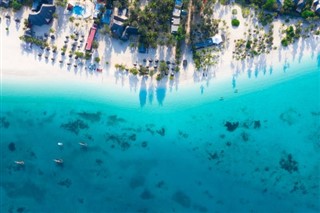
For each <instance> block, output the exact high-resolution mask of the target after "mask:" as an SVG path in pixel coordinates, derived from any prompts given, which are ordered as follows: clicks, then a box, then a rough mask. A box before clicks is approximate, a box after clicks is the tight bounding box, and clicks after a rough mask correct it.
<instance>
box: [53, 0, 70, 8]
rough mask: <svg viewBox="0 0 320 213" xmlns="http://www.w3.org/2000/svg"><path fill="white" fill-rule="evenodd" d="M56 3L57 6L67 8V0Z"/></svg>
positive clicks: (59, 0)
mask: <svg viewBox="0 0 320 213" xmlns="http://www.w3.org/2000/svg"><path fill="white" fill-rule="evenodd" d="M54 3H55V5H57V6H60V7H65V6H67V3H68V1H67V0H55V1H54Z"/></svg>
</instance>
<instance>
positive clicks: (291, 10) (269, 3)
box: [236, 0, 319, 20]
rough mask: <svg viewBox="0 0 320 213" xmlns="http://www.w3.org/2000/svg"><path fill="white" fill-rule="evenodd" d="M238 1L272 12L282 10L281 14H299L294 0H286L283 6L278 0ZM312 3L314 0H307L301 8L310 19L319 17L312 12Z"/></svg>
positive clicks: (304, 15)
mask: <svg viewBox="0 0 320 213" xmlns="http://www.w3.org/2000/svg"><path fill="white" fill-rule="evenodd" d="M236 2H237V3H239V4H241V5H242V6H243V7H251V8H255V10H256V11H257V10H258V9H259V8H260V9H264V10H268V11H271V12H280V14H289V15H294V16H295V15H297V11H296V9H297V7H296V5H295V1H293V0H284V1H283V5H282V7H281V6H280V5H279V4H278V3H277V0H236ZM311 5H312V0H306V4H305V5H304V6H303V7H302V8H301V11H302V13H301V14H300V15H301V16H302V17H303V18H306V19H308V20H309V19H310V20H314V18H316V19H319V15H318V16H317V15H316V14H315V13H310V12H312V11H311V10H310V8H311ZM304 11H307V12H304ZM242 12H243V11H242Z"/></svg>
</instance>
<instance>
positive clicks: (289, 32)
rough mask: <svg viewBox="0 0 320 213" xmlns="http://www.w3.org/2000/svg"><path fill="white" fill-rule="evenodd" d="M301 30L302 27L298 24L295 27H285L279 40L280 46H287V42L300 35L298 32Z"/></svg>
mask: <svg viewBox="0 0 320 213" xmlns="http://www.w3.org/2000/svg"><path fill="white" fill-rule="evenodd" d="M301 31H302V28H301V26H300V25H297V26H296V29H294V27H293V26H289V27H287V29H286V30H284V33H285V37H284V38H283V39H282V40H281V44H282V46H285V47H286V46H288V45H289V44H291V43H293V42H294V41H295V39H298V38H299V37H300V33H301Z"/></svg>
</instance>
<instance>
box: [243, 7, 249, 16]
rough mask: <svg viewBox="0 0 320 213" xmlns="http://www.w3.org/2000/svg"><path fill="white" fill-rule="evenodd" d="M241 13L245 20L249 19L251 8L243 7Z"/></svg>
mask: <svg viewBox="0 0 320 213" xmlns="http://www.w3.org/2000/svg"><path fill="white" fill-rule="evenodd" d="M241 13H242V17H243V18H248V17H249V15H250V8H248V7H241Z"/></svg>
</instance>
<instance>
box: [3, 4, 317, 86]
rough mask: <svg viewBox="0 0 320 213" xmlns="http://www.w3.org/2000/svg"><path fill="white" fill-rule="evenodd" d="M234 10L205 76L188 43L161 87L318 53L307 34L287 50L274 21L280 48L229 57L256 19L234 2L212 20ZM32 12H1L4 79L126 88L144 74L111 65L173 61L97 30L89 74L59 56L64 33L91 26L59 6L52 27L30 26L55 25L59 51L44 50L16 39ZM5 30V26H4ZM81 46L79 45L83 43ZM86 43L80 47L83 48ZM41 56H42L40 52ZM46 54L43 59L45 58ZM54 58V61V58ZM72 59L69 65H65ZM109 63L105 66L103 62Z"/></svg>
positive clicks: (170, 53) (168, 52)
mask: <svg viewBox="0 0 320 213" xmlns="http://www.w3.org/2000/svg"><path fill="white" fill-rule="evenodd" d="M234 8H236V9H237V10H238V11H239V12H238V15H237V18H238V19H239V20H240V22H241V23H249V24H248V25H246V24H241V25H240V26H239V27H238V28H232V26H231V23H230V21H227V22H226V29H228V30H227V32H226V33H225V36H226V40H225V42H224V44H223V45H225V49H224V50H223V51H221V54H220V58H219V62H218V64H217V65H215V66H214V67H212V68H210V70H209V72H208V73H207V74H206V75H204V74H203V72H201V71H196V70H195V67H194V65H193V63H192V52H191V49H190V47H188V49H186V50H185V51H184V54H183V55H182V60H184V59H187V60H188V65H187V67H186V68H183V66H182V64H181V65H180V68H181V69H180V72H179V73H177V74H176V75H175V78H174V79H173V80H169V79H162V80H161V82H160V83H159V82H158V84H163V86H166V85H169V84H170V85H171V86H174V87H176V88H178V87H179V86H180V85H185V84H193V82H207V83H208V82H210V81H211V80H212V79H217V81H228V82H230V79H232V78H235V77H237V76H239V75H246V76H247V75H248V73H247V72H248V70H249V71H250V72H251V71H252V70H258V71H259V72H263V70H264V71H265V70H269V69H270V68H276V67H278V66H287V65H289V64H290V63H292V62H295V61H300V60H301V58H302V57H309V56H310V57H317V55H318V54H319V51H320V44H319V41H320V38H319V36H315V35H310V37H309V38H304V39H300V40H299V41H297V42H295V43H294V44H292V45H289V47H287V48H283V47H281V44H280V41H281V30H282V28H283V26H282V24H283V23H284V21H282V20H276V21H275V22H274V44H275V46H278V47H279V48H278V49H276V50H272V51H271V52H270V53H269V54H264V55H260V56H257V57H255V58H253V59H248V60H244V61H236V60H235V59H233V58H232V51H233V48H234V42H235V40H236V39H240V38H243V35H244V34H245V32H247V31H248V29H252V28H253V25H251V24H250V22H254V21H255V20H250V18H249V19H244V18H243V17H242V16H241V13H240V11H241V9H240V7H239V6H237V5H233V6H220V5H217V6H216V8H215V13H214V16H215V18H221V19H224V20H230V19H231V17H232V16H233V15H232V14H231V11H232V9H234ZM7 12H8V14H10V15H11V19H10V20H9V19H6V18H5V14H6V13H7ZM29 12H30V11H28V10H27V9H25V10H24V11H22V12H21V13H17V14H13V13H12V12H10V11H5V12H1V28H0V30H1V36H0V39H1V41H0V42H1V48H0V49H1V73H2V79H9V78H17V77H19V78H24V79H25V80H26V81H27V80H28V79H33V80H35V79H38V80H40V81H43V80H48V81H50V80H52V79H55V80H67V81H69V80H76V81H79V80H84V81H93V82H97V83H100V82H104V83H106V82H107V83H108V84H117V85H120V87H124V88H130V89H132V88H133V89H134V90H136V89H137V88H138V85H140V83H139V81H141V79H142V78H143V77H142V76H133V75H132V74H130V73H128V72H125V71H117V70H116V69H115V65H116V64H124V65H126V66H128V67H129V68H130V67H133V64H134V63H138V64H139V63H143V59H147V60H148V59H154V60H155V59H159V60H165V61H167V60H169V61H174V48H167V47H163V46H161V47H158V48H157V49H156V50H152V49H151V50H150V51H149V52H148V53H147V54H140V53H138V51H137V49H136V48H130V46H129V42H122V41H119V40H116V39H113V38H110V36H109V35H101V34H98V38H97V39H98V41H99V48H98V50H97V51H95V52H94V54H93V56H94V57H96V56H99V57H100V58H101V61H100V63H99V64H96V65H97V67H100V68H102V73H98V72H95V71H94V72H90V71H88V69H86V67H88V66H89V65H90V64H94V62H93V60H92V61H90V62H88V61H87V62H84V63H85V64H84V66H82V67H77V68H75V67H73V66H72V65H73V64H75V63H76V62H75V61H76V59H69V57H68V54H67V53H66V56H61V55H60V48H61V47H62V46H63V45H64V40H65V36H67V35H70V34H71V33H72V32H74V31H78V32H80V34H83V35H84V39H86V37H87V36H88V32H89V29H90V26H91V25H90V21H89V22H87V21H86V22H83V21H82V22H81V21H80V22H79V23H80V25H79V26H78V27H77V26H74V24H72V23H70V22H69V23H67V22H68V17H69V14H65V11H64V10H63V9H62V8H59V11H58V14H59V19H58V20H56V19H55V20H54V22H53V23H52V25H50V26H42V27H36V28H35V29H34V30H35V32H36V34H37V35H43V34H44V33H49V29H50V28H53V29H55V32H54V33H51V34H53V35H55V40H51V39H50V38H49V40H48V41H49V43H50V44H52V45H53V44H54V45H56V46H57V47H58V48H57V50H58V52H57V53H53V52H52V51H49V52H47V51H46V50H41V49H40V48H38V47H36V46H33V48H32V49H31V48H30V47H28V46H26V44H25V43H24V42H22V41H21V40H20V39H19V37H20V36H21V35H23V32H24V30H23V19H24V18H26V17H27V15H28V14H29ZM15 17H18V18H19V19H20V20H21V22H20V23H16V22H15ZM6 28H8V30H6ZM82 45H83V44H82ZM83 48H84V46H81V48H79V49H80V50H82V49H83ZM39 53H40V54H42V57H41V58H40V57H39V56H38V54H39ZM45 55H47V59H45V58H44V56H45ZM52 58H54V61H52ZM59 60H63V61H64V62H63V63H62V64H60V63H58V61H59ZM68 62H70V63H71V64H72V65H71V66H69V67H68V66H67V65H66V64H67V63H68ZM106 62H108V64H106ZM155 81H156V79H155V76H153V78H150V77H149V78H148V80H147V85H148V84H149V83H150V82H155Z"/></svg>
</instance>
